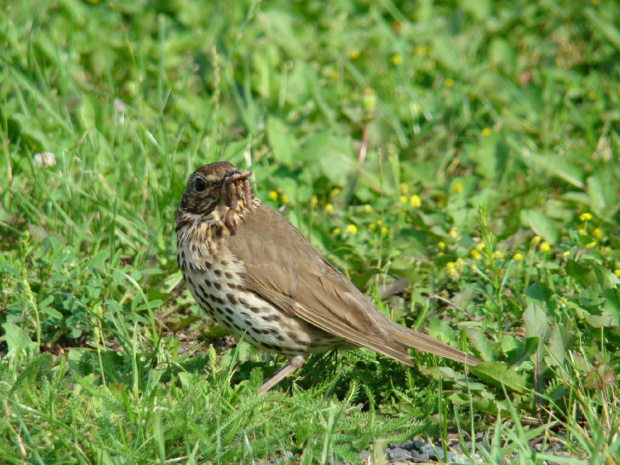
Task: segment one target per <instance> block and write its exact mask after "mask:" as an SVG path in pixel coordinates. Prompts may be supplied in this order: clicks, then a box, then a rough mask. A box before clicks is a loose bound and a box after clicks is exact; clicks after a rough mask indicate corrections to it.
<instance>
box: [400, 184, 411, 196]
mask: <svg viewBox="0 0 620 465" xmlns="http://www.w3.org/2000/svg"><path fill="white" fill-rule="evenodd" d="M400 192H401V194H408V193H409V186H408V185H407V184H406V183H404V182H403V183H401V184H400Z"/></svg>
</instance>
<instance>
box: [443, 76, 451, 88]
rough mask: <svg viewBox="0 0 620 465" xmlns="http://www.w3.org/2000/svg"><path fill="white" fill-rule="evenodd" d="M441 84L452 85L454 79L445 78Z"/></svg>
mask: <svg viewBox="0 0 620 465" xmlns="http://www.w3.org/2000/svg"><path fill="white" fill-rule="evenodd" d="M443 85H444V86H446V87H454V79H450V78H448V79H446V80H445V82H444V83H443Z"/></svg>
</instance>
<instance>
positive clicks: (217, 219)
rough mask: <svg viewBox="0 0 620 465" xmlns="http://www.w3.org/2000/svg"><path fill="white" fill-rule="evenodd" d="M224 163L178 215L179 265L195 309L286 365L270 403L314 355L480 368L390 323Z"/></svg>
mask: <svg viewBox="0 0 620 465" xmlns="http://www.w3.org/2000/svg"><path fill="white" fill-rule="evenodd" d="M250 176H251V172H250V171H248V170H243V171H240V170H239V169H237V168H236V167H235V166H234V165H233V164H231V163H229V162H225V161H220V162H214V163H210V164H207V165H204V166H202V167H200V168H198V169H197V170H196V171H194V173H192V174H191V175H190V176H189V179H188V181H187V185H186V187H185V190H184V192H183V195H182V196H181V199H180V201H179V204H178V207H177V210H176V212H175V215H174V221H175V230H176V234H177V263H178V266H179V269H180V270H181V272H182V274H183V278H184V280H185V283H186V285H187V288H188V289H189V291H190V293H191V294H192V296H193V297H194V299H195V300H196V302H197V303H198V305H199V306H200V307H201V308H202V309H203V310H204V311H205V312H206V313H207V314H208V315H209V316H211V318H213V320H215V322H217V324H218V325H219V326H221V327H222V328H224V329H225V330H227V331H228V332H230V333H231V334H232V335H233V336H234V337H235V338H236V339H237V340H238V339H239V338H242V337H243V340H244V341H246V342H248V343H249V344H251V345H253V346H255V347H257V348H258V349H260V350H263V351H267V352H272V353H277V354H281V355H284V356H285V357H287V363H286V364H285V365H284V367H283V368H282V369H280V370H279V371H278V372H276V374H275V375H274V376H273V377H272V378H270V379H268V380H267V381H265V382H264V383H263V385H262V386H261V388H260V391H259V394H261V395H262V394H264V393H266V392H267V391H269V390H270V389H271V388H272V387H274V386H275V385H276V384H277V383H278V382H280V381H281V380H282V379H284V378H285V377H286V376H288V375H289V374H291V373H293V372H294V371H295V370H297V369H298V368H300V367H301V366H302V365H303V363H304V362H305V360H306V358H307V357H308V356H309V355H310V354H312V353H324V352H327V351H329V350H332V349H334V348H337V349H339V350H349V349H354V348H359V347H365V348H368V349H370V350H373V351H375V352H378V353H380V354H383V355H386V356H388V357H390V358H392V359H394V360H398V361H400V362H402V363H404V364H405V365H408V366H414V363H413V362H412V360H411V359H410V356H409V354H408V353H407V351H406V350H405V348H406V347H410V348H415V349H417V350H419V351H423V352H430V353H433V354H436V355H438V356H440V357H444V358H447V359H450V360H454V361H457V362H461V363H464V364H467V365H471V366H474V365H478V364H480V363H482V362H481V361H480V360H478V359H477V358H475V357H473V356H471V355H468V354H466V353H464V352H462V351H460V350H457V349H455V348H453V347H452V346H450V345H448V344H445V343H443V342H440V341H438V340H436V339H434V338H432V337H430V336H428V335H426V334H424V333H421V332H418V331H414V330H412V329H409V328H407V327H405V326H402V325H400V324H398V323H396V322H394V321H392V320H391V319H390V318H388V317H387V316H386V315H385V314H384V313H383V312H381V310H379V309H378V308H377V307H376V306H375V305H374V304H373V303H372V301H371V300H370V298H369V297H368V296H366V295H365V294H364V293H362V292H361V291H360V290H359V289H357V288H356V287H355V285H354V284H353V283H352V282H351V281H350V280H349V279H348V278H347V277H346V276H345V275H343V274H342V273H341V272H340V271H338V270H337V269H336V268H335V267H334V266H333V265H332V264H331V263H330V262H329V261H327V260H326V259H325V257H323V255H321V253H320V252H318V251H317V250H316V249H315V248H314V247H313V246H312V245H311V244H310V242H309V241H308V240H307V239H306V238H305V237H304V236H303V234H301V232H300V231H299V230H298V229H297V228H296V227H295V226H293V225H292V224H291V223H290V222H289V221H288V220H286V218H284V216H283V215H281V214H280V213H279V212H277V211H276V210H274V209H272V208H270V207H269V206H267V205H265V204H263V203H262V202H261V200H260V199H259V198H257V197H256V196H255V195H253V194H252V186H251V182H250Z"/></svg>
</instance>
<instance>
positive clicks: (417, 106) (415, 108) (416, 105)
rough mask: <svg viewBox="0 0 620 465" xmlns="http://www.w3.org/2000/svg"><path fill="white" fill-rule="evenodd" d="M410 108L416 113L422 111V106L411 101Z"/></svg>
mask: <svg viewBox="0 0 620 465" xmlns="http://www.w3.org/2000/svg"><path fill="white" fill-rule="evenodd" d="M411 109H412V110H413V112H414V113H415V114H416V115H419V114H420V113H421V112H422V107H421V106H420V104H419V103H413V104H412V105H411Z"/></svg>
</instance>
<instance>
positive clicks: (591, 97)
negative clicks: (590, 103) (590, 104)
mask: <svg viewBox="0 0 620 465" xmlns="http://www.w3.org/2000/svg"><path fill="white" fill-rule="evenodd" d="M588 98H589V99H590V100H594V99H595V98H596V92H594V91H590V92H588Z"/></svg>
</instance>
